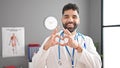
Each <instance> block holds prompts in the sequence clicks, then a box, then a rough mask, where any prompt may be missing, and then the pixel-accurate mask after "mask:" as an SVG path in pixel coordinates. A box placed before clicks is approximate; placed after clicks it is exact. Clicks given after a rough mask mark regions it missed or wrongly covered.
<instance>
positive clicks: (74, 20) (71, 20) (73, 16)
mask: <svg viewBox="0 0 120 68" xmlns="http://www.w3.org/2000/svg"><path fill="white" fill-rule="evenodd" d="M79 23H80V19H79V14H78V13H77V11H76V10H72V9H70V10H66V11H64V14H63V16H62V24H63V27H64V28H65V29H68V30H69V31H70V32H73V31H75V29H76V28H77V26H78V24H79Z"/></svg>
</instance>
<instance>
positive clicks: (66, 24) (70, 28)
mask: <svg viewBox="0 0 120 68" xmlns="http://www.w3.org/2000/svg"><path fill="white" fill-rule="evenodd" d="M68 24H73V25H74V27H69V26H68ZM77 26H78V24H76V23H73V22H68V23H65V24H63V27H64V28H65V29H68V30H69V31H70V32H71V33H72V32H74V31H75V29H76V28H77Z"/></svg>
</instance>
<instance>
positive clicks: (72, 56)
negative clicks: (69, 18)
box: [58, 31, 86, 68]
mask: <svg viewBox="0 0 120 68" xmlns="http://www.w3.org/2000/svg"><path fill="white" fill-rule="evenodd" d="M60 36H62V37H63V36H64V32H63V31H62V32H61V33H60ZM78 36H81V37H82V39H83V40H84V46H83V47H84V48H85V49H86V43H85V38H84V36H83V35H82V34H81V33H77V34H76V35H75V37H74V40H77V42H78ZM59 42H61V39H59ZM65 48H66V51H67V52H68V54H69V56H70V57H71V63H72V68H74V53H75V49H74V48H73V50H72V55H71V54H70V51H69V49H68V47H67V46H65ZM60 59H61V54H60V45H58V64H59V65H60V66H61V65H62V62H61V61H60Z"/></svg>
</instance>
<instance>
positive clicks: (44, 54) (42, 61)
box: [32, 36, 102, 68]
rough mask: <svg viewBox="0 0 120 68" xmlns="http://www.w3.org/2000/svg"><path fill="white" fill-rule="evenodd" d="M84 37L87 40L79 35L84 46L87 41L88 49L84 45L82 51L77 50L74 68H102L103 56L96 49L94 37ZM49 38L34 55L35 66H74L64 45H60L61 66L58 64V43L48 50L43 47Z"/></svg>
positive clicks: (64, 67)
mask: <svg viewBox="0 0 120 68" xmlns="http://www.w3.org/2000/svg"><path fill="white" fill-rule="evenodd" d="M84 38H85V39H84V40H85V41H84V40H83V38H82V37H81V36H79V37H78V43H79V44H80V45H81V46H82V47H83V43H84V42H85V43H86V49H85V48H84V47H83V51H82V53H78V52H77V51H76V50H75V55H74V64H75V67H74V68H101V65H102V63H101V58H100V56H99V54H98V53H97V51H96V48H95V46H94V44H93V41H92V39H91V38H90V37H88V36H84ZM47 40H48V38H46V40H45V41H44V43H43V44H42V46H41V47H40V49H39V51H38V52H37V54H35V55H34V56H33V58H32V64H33V68H45V67H47V68H72V64H71V59H70V56H69V54H68V52H67V51H66V49H65V47H64V46H61V47H60V53H61V62H62V65H61V66H60V65H59V64H58V45H55V46H53V47H51V48H49V49H48V50H47V51H45V50H44V49H43V45H44V44H45V42H46V41H47ZM68 49H69V51H70V50H71V49H72V48H70V47H69V48H68ZM71 51H72V50H71Z"/></svg>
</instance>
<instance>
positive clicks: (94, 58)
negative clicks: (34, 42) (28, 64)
mask: <svg viewBox="0 0 120 68" xmlns="http://www.w3.org/2000/svg"><path fill="white" fill-rule="evenodd" d="M61 21H62V24H63V27H64V29H63V30H61V31H60V32H58V30H57V29H55V30H54V31H53V33H52V34H51V35H50V36H49V37H48V38H46V40H45V41H44V43H43V44H42V47H41V48H40V50H39V51H38V53H37V54H35V55H34V56H33V59H32V61H33V62H32V63H33V68H45V66H46V67H47V68H101V59H100V56H99V55H98V53H97V51H96V48H95V46H94V44H93V41H92V39H91V38H90V37H88V36H85V35H82V34H81V33H78V32H76V28H77V26H78V25H79V24H80V18H79V9H78V7H77V6H76V4H72V3H69V4H66V5H65V6H64V7H63V10H62V19H61Z"/></svg>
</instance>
